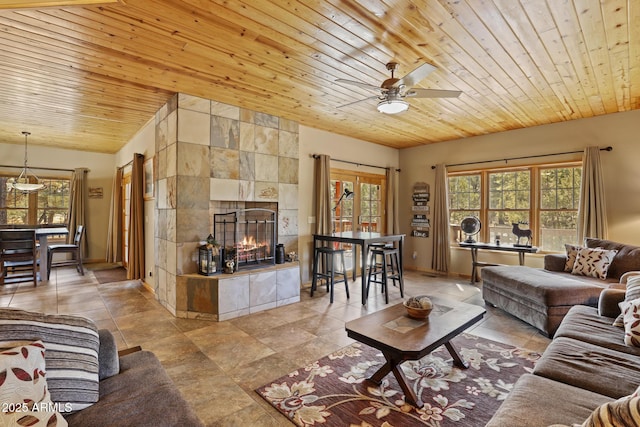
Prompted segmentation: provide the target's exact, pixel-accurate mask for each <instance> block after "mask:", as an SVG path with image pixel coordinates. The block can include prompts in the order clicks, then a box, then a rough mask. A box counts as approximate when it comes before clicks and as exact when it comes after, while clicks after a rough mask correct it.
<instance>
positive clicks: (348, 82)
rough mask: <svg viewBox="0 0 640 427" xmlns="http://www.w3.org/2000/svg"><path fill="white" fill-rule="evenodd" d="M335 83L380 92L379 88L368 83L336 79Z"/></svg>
mask: <svg viewBox="0 0 640 427" xmlns="http://www.w3.org/2000/svg"><path fill="white" fill-rule="evenodd" d="M336 82H338V83H344V84H348V85H353V86H360V87H363V88H365V89H374V90H380V86H374V85H370V84H368V83H362V82H356V81H354V80H346V79H337V80H336Z"/></svg>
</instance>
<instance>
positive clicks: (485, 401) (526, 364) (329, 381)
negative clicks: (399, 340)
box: [256, 334, 540, 427]
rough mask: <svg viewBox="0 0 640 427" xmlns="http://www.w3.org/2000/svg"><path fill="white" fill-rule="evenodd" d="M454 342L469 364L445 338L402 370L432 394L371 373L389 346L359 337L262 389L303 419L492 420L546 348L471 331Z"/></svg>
mask: <svg viewBox="0 0 640 427" xmlns="http://www.w3.org/2000/svg"><path fill="white" fill-rule="evenodd" d="M451 343H452V344H453V346H454V347H455V348H456V349H458V351H459V353H460V355H461V356H462V358H463V359H464V360H465V361H467V362H468V363H469V368H468V369H459V368H457V367H454V366H453V364H452V359H451V356H450V355H449V352H448V351H447V349H446V348H445V347H444V346H441V347H439V348H437V349H436V350H435V351H433V352H432V353H431V354H429V355H428V356H426V357H424V358H422V359H421V360H417V361H407V362H404V363H403V364H402V365H401V366H402V370H403V371H404V373H405V375H406V377H407V379H408V380H409V383H410V385H411V387H412V388H413V390H414V391H415V393H416V395H417V396H418V397H420V398H421V400H422V401H423V402H424V407H423V408H422V409H417V408H415V407H413V406H411V405H409V404H407V403H406V402H405V401H404V394H403V392H402V390H401V388H400V386H399V385H398V383H397V381H396V378H395V376H394V375H393V374H392V373H390V374H389V375H387V376H386V377H385V378H384V380H383V381H382V383H381V384H380V385H376V384H374V383H373V382H371V381H368V380H367V378H369V377H370V376H371V375H372V374H373V373H374V372H376V371H377V370H378V368H380V367H381V366H382V365H383V364H384V362H385V359H384V356H383V355H382V353H381V352H380V351H378V350H376V349H374V348H371V347H369V346H367V345H364V344H360V343H355V344H352V345H350V346H348V347H345V348H343V349H341V350H338V351H336V352H334V353H332V354H330V355H329V356H326V357H324V358H322V359H320V360H318V361H316V362H313V363H311V364H309V365H307V366H305V367H303V368H300V369H298V370H296V371H294V372H291V373H290V374H289V375H286V376H284V377H282V378H278V379H277V380H275V381H272V382H271V383H269V384H266V385H264V386H262V387H260V388H258V389H257V390H256V391H257V392H258V393H259V394H260V395H261V396H262V397H263V398H264V399H265V400H267V401H268V402H269V403H271V404H272V405H273V406H274V407H275V408H276V409H278V410H279V411H280V412H281V413H282V414H284V415H285V416H286V417H288V418H289V419H290V420H291V421H292V422H293V423H295V424H297V425H299V426H313V425H322V426H360V427H365V426H382V427H392V426H409V425H425V426H430V427H444V426H456V427H463V426H484V425H485V424H486V423H487V421H489V419H490V418H491V416H492V415H493V414H494V413H495V411H496V410H497V409H498V407H499V406H500V404H501V403H502V401H503V400H504V399H505V398H506V397H507V395H508V394H509V391H510V390H511V389H512V387H513V384H514V383H515V382H516V380H517V379H518V378H519V377H520V376H521V375H522V374H524V373H526V372H531V371H532V369H533V365H534V363H535V361H536V360H538V358H539V357H540V354H539V353H535V352H531V351H528V350H525V349H522V348H516V347H511V346H508V345H505V344H500V343H497V342H494V341H489V340H486V339H484V338H479V337H476V336H473V335H469V334H462V335H460V336H458V337H456V338H454V339H453V340H452V341H451Z"/></svg>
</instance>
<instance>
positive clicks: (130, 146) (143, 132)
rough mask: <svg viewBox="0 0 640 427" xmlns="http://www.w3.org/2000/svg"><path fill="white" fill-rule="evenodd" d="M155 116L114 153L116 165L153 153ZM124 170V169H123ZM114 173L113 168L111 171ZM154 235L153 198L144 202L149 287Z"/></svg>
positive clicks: (152, 263) (153, 253)
mask: <svg viewBox="0 0 640 427" xmlns="http://www.w3.org/2000/svg"><path fill="white" fill-rule="evenodd" d="M155 138H156V130H155V117H154V118H152V119H151V120H150V121H149V122H147V124H146V125H144V126H143V127H142V129H140V130H139V131H138V133H137V134H136V135H135V136H134V137H133V138H131V140H130V141H129V142H128V143H127V144H126V145H125V146H124V147H122V148H121V149H120V151H118V152H117V153H116V154H115V159H116V165H117V166H118V167H121V166H123V165H126V164H127V163H129V162H131V161H132V160H133V155H134V154H135V153H140V154H144V158H145V160H147V159H149V158H150V157H152V156H153V155H154V154H155V144H156V142H155ZM125 172H126V169H125ZM113 173H115V169H114V171H113ZM154 235H155V200H147V201H145V202H144V246H145V255H144V264H145V277H144V281H145V282H146V283H147V284H148V285H149V286H150V287H151V288H153V287H154V277H153V276H151V275H150V273H151V272H152V271H153V269H154V264H155V262H154V259H155V245H154V240H153V237H154Z"/></svg>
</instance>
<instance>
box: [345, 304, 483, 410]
mask: <svg viewBox="0 0 640 427" xmlns="http://www.w3.org/2000/svg"><path fill="white" fill-rule="evenodd" d="M429 298H430V299H431V301H432V302H433V304H434V308H433V311H432V312H431V314H430V315H429V317H428V318H427V319H425V320H417V319H412V318H410V317H409V316H407V309H406V308H405V307H404V306H403V305H402V304H397V305H394V306H392V307H389V308H385V309H384V310H381V311H378V312H375V313H372V314H369V315H367V316H364V317H361V318H359V319H356V320H352V321H351V322H348V323H347V324H346V325H345V329H346V330H347V335H348V336H349V337H350V338H353V339H355V340H357V341H360V342H361V343H363V344H366V345H368V346H371V347H373V348H376V349H378V350H380V351H381V352H382V354H383V355H384V357H385V359H386V360H387V362H386V363H385V364H384V365H383V366H382V367H381V368H380V369H379V370H378V371H377V372H376V373H374V374H373V376H371V378H369V380H370V381H373V382H374V383H376V384H380V382H381V381H382V379H383V378H384V377H385V376H386V375H387V374H388V373H389V372H393V375H395V377H396V379H397V380H398V383H399V384H400V387H401V388H402V391H403V392H404V395H405V401H406V402H407V403H410V404H412V405H414V406H415V407H416V408H422V406H423V405H424V404H423V403H422V401H421V400H420V399H419V398H418V397H417V396H416V394H415V392H414V391H413V389H412V388H411V386H410V385H409V383H408V382H407V378H406V377H405V375H404V372H402V368H401V367H400V364H401V363H402V362H404V361H406V360H418V359H421V358H423V357H424V356H426V355H427V354H429V353H431V352H432V351H433V350H435V349H436V348H438V347H440V346H441V345H443V344H444V346H445V347H446V348H447V350H449V353H450V354H451V357H452V358H453V363H454V364H455V365H456V366H458V367H460V368H465V369H466V368H468V367H469V365H468V364H467V363H466V362H465V361H464V360H462V358H461V357H460V355H459V354H458V352H457V351H456V349H455V348H454V347H453V345H451V343H450V341H451V339H452V338H454V337H456V336H457V335H459V334H460V333H462V332H464V330H465V329H467V328H469V327H470V326H471V325H473V324H475V323H476V322H478V321H480V320H481V319H482V317H483V316H484V314H485V313H486V310H485V309H484V308H482V307H479V306H477V305H472V304H466V303H463V302H458V301H451V300H447V299H444V298H440V297H435V296H429Z"/></svg>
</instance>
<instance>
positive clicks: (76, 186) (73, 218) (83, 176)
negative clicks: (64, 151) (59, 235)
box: [67, 168, 89, 257]
mask: <svg viewBox="0 0 640 427" xmlns="http://www.w3.org/2000/svg"><path fill="white" fill-rule="evenodd" d="M88 172H89V169H87V168H77V169H75V170H74V171H73V174H72V175H71V188H70V192H69V196H70V197H69V198H70V200H69V222H68V224H67V227H68V228H69V235H68V236H67V243H73V238H74V236H75V231H76V229H77V228H78V226H79V225H83V226H84V238H83V239H82V247H81V248H80V250H81V251H82V252H83V253H84V256H85V257H86V256H88V254H89V239H88V234H89V233H88V227H87V217H88V215H87V200H88V199H89V189H88V187H87V173H88Z"/></svg>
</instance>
